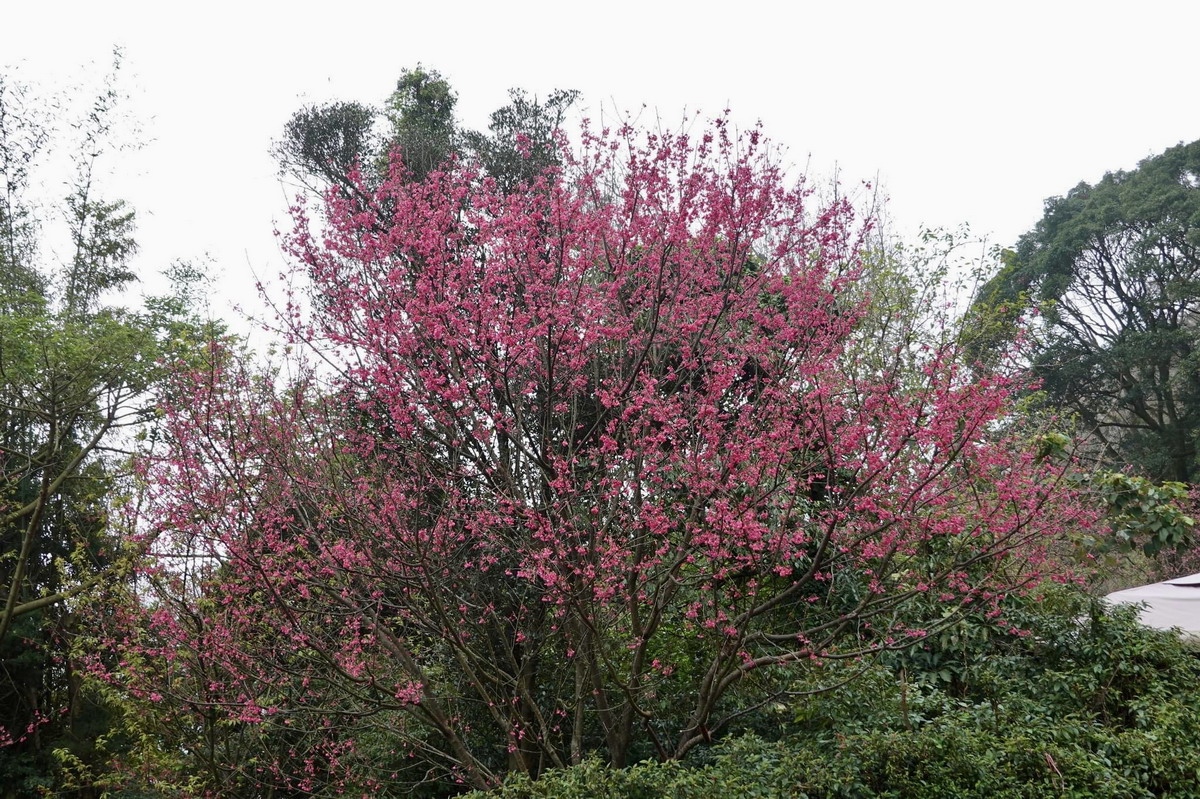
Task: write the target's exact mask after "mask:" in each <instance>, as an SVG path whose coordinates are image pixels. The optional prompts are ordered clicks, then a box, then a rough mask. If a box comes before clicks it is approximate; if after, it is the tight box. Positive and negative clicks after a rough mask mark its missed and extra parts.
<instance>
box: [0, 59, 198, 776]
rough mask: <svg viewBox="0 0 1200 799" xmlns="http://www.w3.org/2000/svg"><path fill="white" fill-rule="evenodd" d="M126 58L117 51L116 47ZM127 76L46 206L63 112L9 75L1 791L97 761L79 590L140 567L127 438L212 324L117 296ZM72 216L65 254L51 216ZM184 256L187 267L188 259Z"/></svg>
mask: <svg viewBox="0 0 1200 799" xmlns="http://www.w3.org/2000/svg"><path fill="white" fill-rule="evenodd" d="M118 63H119V61H118ZM118 100H119V95H118V92H117V91H116V90H115V89H114V88H113V87H112V86H111V85H107V86H105V88H104V89H103V90H102V91H101V92H100V94H99V95H98V96H97V97H96V98H95V99H94V100H92V101H91V102H90V103H89V104H88V107H87V109H86V111H85V112H84V113H83V115H82V118H81V119H79V120H76V121H75V122H73V123H72V125H71V129H72V131H73V135H74V137H76V138H77V140H76V141H74V142H73V143H72V144H71V146H73V147H74V149H73V150H72V151H71V160H72V162H73V165H74V167H75V173H74V177H73V180H72V182H70V183H69V185H68V187H67V193H66V197H65V198H64V199H62V200H61V201H60V202H59V204H58V205H57V206H56V207H55V211H52V212H50V213H47V212H46V211H45V208H44V203H45V201H44V200H43V199H42V198H39V197H37V196H35V195H36V193H37V192H36V189H37V186H36V178H35V175H36V174H37V171H36V168H37V166H38V163H39V159H40V156H41V155H42V154H43V150H45V149H48V148H50V147H51V145H52V144H56V143H57V144H58V145H59V146H63V145H62V141H61V139H62V138H63V136H64V134H63V132H62V131H61V130H59V129H58V128H57V126H58V125H60V124H61V123H62V120H55V119H50V118H46V117H45V116H44V115H43V114H42V113H41V108H42V107H43V106H44V105H46V104H47V101H46V99H45V98H39V97H37V96H36V94H35V93H34V92H33V91H32V90H30V89H29V88H27V87H25V86H23V85H21V84H19V83H18V82H17V81H15V80H13V79H12V78H10V77H8V76H3V75H0V184H2V185H4V187H5V189H6V191H5V192H4V193H3V194H2V195H0V309H2V311H3V313H2V314H0V789H2V790H3V791H8V792H9V793H3V794H0V795H4V796H9V795H22V796H24V795H33V794H34V793H35V792H37V791H53V792H55V793H56V794H58V795H62V793H63V784H62V781H61V778H62V774H61V773H60V772H59V769H58V764H59V763H60V762H62V761H63V760H64V759H65V760H68V761H70V762H73V763H76V764H84V763H88V762H91V763H93V764H96V763H99V762H100V761H101V760H102V757H101V756H100V754H99V753H97V751H96V749H95V744H96V740H97V738H98V737H100V736H102V735H103V734H104V733H106V732H107V731H108V730H109V729H110V727H111V726H112V724H113V719H114V716H115V715H119V714H120V710H119V708H118V707H117V705H116V704H114V703H113V702H112V701H110V700H109V699H105V698H103V697H101V696H100V695H99V694H97V693H96V692H95V691H94V690H93V689H92V687H91V686H90V685H89V683H88V680H87V675H86V674H85V670H86V666H85V664H84V660H83V658H81V657H80V653H79V652H78V651H77V650H76V648H75V646H74V644H75V642H76V640H77V639H78V637H79V636H80V634H81V633H83V632H85V628H86V624H87V622H85V620H84V615H83V614H82V613H81V606H82V605H83V604H84V603H85V602H86V601H87V600H88V598H89V597H91V596H93V595H94V594H95V593H96V592H97V591H99V590H101V589H103V588H104V587H105V586H106V585H108V584H111V583H113V582H119V581H123V580H127V579H128V577H129V574H130V568H131V565H132V562H133V561H134V559H136V557H137V556H138V554H139V552H138V547H137V545H136V544H135V542H134V541H133V540H131V539H130V537H128V536H127V535H126V533H127V532H128V531H123V530H121V529H120V526H119V525H117V524H114V523H113V521H112V518H111V517H112V515H113V510H114V508H115V507H116V506H117V504H118V503H119V502H120V501H121V497H122V495H123V494H127V493H128V492H129V491H130V489H131V488H132V484H131V482H130V480H129V475H128V462H127V456H128V452H129V450H130V448H131V447H132V446H135V444H136V436H137V431H139V430H144V429H146V426H147V423H148V422H150V421H151V420H152V418H153V416H154V401H153V395H154V390H155V387H156V386H157V385H158V384H159V381H160V380H161V378H162V377H163V375H164V373H165V371H164V369H163V366H162V363H161V361H162V359H163V358H164V357H165V356H168V355H171V354H175V355H181V354H182V353H183V352H185V351H186V350H188V349H189V348H190V347H191V346H192V345H194V343H195V342H196V341H198V340H200V339H201V338H202V337H206V336H208V335H210V334H212V333H214V332H215V330H213V329H207V330H204V331H203V332H201V329H200V326H199V324H198V323H197V322H196V320H194V319H193V318H192V317H191V315H190V309H189V307H188V303H187V301H186V300H185V299H184V298H183V297H182V296H177V297H171V298H160V299H151V300H148V301H147V302H146V303H145V306H144V307H143V308H142V309H140V310H136V311H135V310H132V309H130V308H126V307H122V306H121V305H120V304H118V303H116V302H114V301H113V298H114V296H115V295H116V294H117V292H119V291H121V290H122V289H123V288H125V287H126V286H127V285H128V284H129V283H130V282H131V281H133V280H134V275H133V272H132V271H131V269H130V259H131V257H132V256H133V253H134V252H135V250H136V244H135V241H134V238H133V231H134V216H133V212H132V211H131V210H129V209H128V207H127V206H126V205H125V203H124V202H122V201H120V200H115V201H113V200H105V199H103V198H101V197H100V196H99V191H100V186H99V181H98V179H97V175H98V170H97V168H96V164H97V161H98V159H100V158H101V156H102V155H103V154H104V153H105V152H106V150H107V149H108V148H110V147H113V146H115V145H114V144H113V143H112V142H111V141H109V134H110V132H111V131H112V129H113V127H114V125H115V122H114V117H115V116H117V112H116V110H115V109H116V106H117V102H118ZM56 220H58V221H61V222H65V231H63V232H64V233H65V234H66V237H67V238H68V240H69V242H70V248H69V249H68V250H67V254H66V255H65V256H62V255H60V256H58V257H57V258H56V257H53V256H52V255H49V254H48V251H50V250H52V248H51V247H49V246H46V244H45V242H44V241H43V238H42V237H43V235H45V229H46V227H48V226H50V225H51V224H53V223H54V222H55V221H56ZM187 271H188V270H187V269H186V268H185V267H178V268H177V269H176V271H175V275H176V277H186V275H185V273H186V272H187Z"/></svg>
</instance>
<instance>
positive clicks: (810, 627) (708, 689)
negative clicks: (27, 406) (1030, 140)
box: [119, 120, 1091, 791]
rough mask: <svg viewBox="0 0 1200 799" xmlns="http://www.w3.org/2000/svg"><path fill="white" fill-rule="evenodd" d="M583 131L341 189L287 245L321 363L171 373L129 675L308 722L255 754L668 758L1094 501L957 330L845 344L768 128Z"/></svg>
mask: <svg viewBox="0 0 1200 799" xmlns="http://www.w3.org/2000/svg"><path fill="white" fill-rule="evenodd" d="M584 140H585V150H584V151H583V152H582V153H580V154H578V155H576V156H572V157H571V160H570V161H569V162H568V163H569V164H570V167H571V168H570V169H567V170H551V171H550V172H549V173H547V174H546V175H545V176H544V179H541V180H539V181H538V182H537V184H536V185H535V186H527V187H525V188H523V189H522V188H518V189H517V190H515V191H511V192H508V191H505V190H503V188H502V187H501V186H500V185H499V184H498V182H497V181H490V180H479V176H478V173H477V172H476V171H475V170H473V169H470V168H464V167H462V166H458V167H455V168H452V169H449V170H447V171H443V172H438V173H434V174H432V175H431V176H430V178H429V179H428V180H427V181H425V182H422V183H416V182H412V181H409V180H406V179H404V177H403V175H401V174H400V173H396V174H394V175H393V178H392V179H391V180H389V181H387V182H385V183H384V184H383V185H382V186H380V187H379V188H378V189H377V190H375V191H374V192H373V193H371V196H370V202H371V203H372V205H371V206H368V207H388V208H391V209H393V213H392V214H391V215H390V216H389V218H388V220H387V224H386V226H383V227H380V225H379V220H378V219H377V218H376V217H373V216H372V215H370V214H365V213H363V206H361V205H359V204H358V201H357V200H356V195H344V194H337V193H331V194H330V195H328V197H327V205H326V213H325V216H324V218H323V220H322V226H321V233H320V234H317V233H316V232H315V231H313V230H312V229H310V227H309V225H308V222H307V220H306V219H303V218H301V219H298V220H297V226H296V230H295V232H294V235H293V236H292V238H291V239H290V251H291V253H292V254H293V256H294V258H295V262H296V269H297V270H298V271H300V272H302V273H303V274H304V275H305V276H306V278H307V280H308V281H310V282H311V285H312V287H313V292H314V300H315V301H314V302H313V303H311V307H312V316H311V317H309V318H307V319H304V320H303V321H298V320H297V326H296V327H295V328H294V329H293V330H292V331H291V332H292V333H293V334H294V335H295V336H296V340H297V341H298V342H303V343H305V344H307V345H310V346H311V347H312V348H313V350H314V351H315V352H319V353H320V355H321V356H322V357H323V358H326V359H327V360H326V362H325V364H324V365H323V366H322V368H320V369H306V368H303V364H301V365H300V366H299V368H298V369H297V371H296V372H295V374H296V375H297V376H298V377H297V379H296V380H295V381H291V382H285V381H281V380H280V379H279V376H278V375H277V374H266V375H264V374H259V373H256V370H254V369H252V368H249V367H247V366H246V365H243V364H239V363H238V362H237V361H236V360H225V361H214V366H213V367H211V368H207V369H204V370H200V371H196V372H194V373H192V374H190V375H180V376H179V381H180V382H179V384H178V388H177V389H176V393H175V396H176V397H177V401H176V402H174V403H172V405H171V406H170V407H169V408H168V409H167V419H166V424H167V427H166V431H167V435H166V438H165V440H166V441H167V442H168V445H169V449H168V450H167V451H165V452H163V453H162V455H163V457H162V459H161V460H157V461H155V462H152V463H149V464H148V466H147V468H148V475H149V477H150V479H151V481H152V484H153V485H154V486H155V490H154V494H153V497H152V502H151V503H150V504H149V505H148V506H147V511H148V512H149V514H150V519H149V521H148V523H149V524H150V525H151V526H155V525H157V524H158V523H159V522H160V521H169V527H170V530H169V533H168V534H167V535H165V536H164V538H163V539H162V541H161V543H160V547H159V551H160V552H161V553H163V555H164V558H163V560H161V561H160V562H159V563H158V564H157V566H156V568H154V569H151V570H150V571H149V572H148V573H147V582H146V583H145V585H146V586H147V587H150V586H153V587H154V588H155V591H156V593H155V595H154V599H153V601H152V602H151V603H150V604H149V606H143V607H140V608H136V609H135V611H136V612H138V613H140V614H141V618H143V619H144V621H143V626H142V629H141V631H140V633H139V634H140V635H141V636H142V640H143V642H144V644H145V649H144V651H143V655H142V657H141V658H139V659H138V662H136V663H130V664H127V668H126V669H125V670H124V671H123V672H122V674H121V676H120V678H119V679H120V680H121V681H122V682H123V684H125V685H128V686H130V687H131V688H133V689H134V690H136V691H138V692H139V694H140V695H141V696H144V697H155V698H156V701H159V702H161V703H162V704H164V705H165V706H166V707H167V708H168V711H167V712H172V713H176V714H178V715H177V716H176V717H187V716H188V715H189V714H190V716H191V718H193V719H195V720H196V721H194V722H193V724H199V720H198V719H199V716H200V715H201V714H213V713H216V714H218V718H219V723H223V724H224V725H225V726H226V727H229V726H231V725H236V726H237V727H238V728H239V729H245V730H251V731H253V732H249V733H248V734H252V735H263V736H266V737H268V738H270V739H272V740H281V739H285V738H286V740H293V741H297V742H303V743H297V744H296V745H295V746H293V747H292V749H290V750H288V751H289V754H290V753H291V752H301V753H303V757H302V758H300V759H299V760H297V759H296V758H293V757H290V756H289V757H282V756H281V757H273V758H264V757H259V758H257V759H256V760H255V761H254V762H253V763H252V764H244V763H243V764H238V763H233V764H226V766H227V768H228V769H232V768H234V767H241V768H243V774H244V778H245V779H259V780H264V781H269V782H270V783H271V784H272V785H273V786H274V787H275V788H276V789H278V790H293V791H316V790H320V788H319V786H320V784H321V783H322V782H325V781H330V782H332V781H334V780H335V779H336V778H337V775H338V774H339V773H344V771H343V768H344V767H345V766H346V764H348V763H351V762H357V763H359V764H362V763H364V762H366V763H367V766H366V767H367V768H368V771H367V772H366V773H367V775H368V776H369V778H370V779H373V780H377V781H379V782H386V781H387V780H388V779H389V777H388V775H389V774H394V773H397V772H401V773H402V774H405V775H410V776H412V775H417V778H419V779H428V778H429V777H430V775H434V776H440V777H442V778H443V779H445V780H446V783H447V784H448V785H455V784H461V783H462V782H467V783H470V784H474V785H478V786H486V785H488V784H490V783H491V782H492V781H493V780H494V779H495V778H496V777H498V776H499V775H501V774H502V773H504V772H505V771H507V770H518V771H526V772H531V773H536V772H538V771H539V770H541V769H543V768H547V767H550V766H557V765H562V764H566V763H571V762H579V761H580V760H581V759H582V758H583V757H585V756H586V754H587V753H588V752H592V751H599V752H601V753H603V754H604V756H606V757H607V758H608V759H609V761H610V762H612V763H613V764H615V765H622V764H624V763H628V762H632V761H634V760H637V759H640V758H644V757H651V756H657V757H660V758H676V757H683V756H684V755H686V754H687V753H688V752H690V751H691V750H692V749H693V748H695V747H697V746H701V745H703V744H705V743H706V742H708V741H710V740H712V738H713V736H714V735H717V734H720V733H721V732H722V731H725V730H728V729H730V728H733V727H736V725H737V724H738V723H739V720H741V719H743V718H744V717H745V716H746V714H747V713H752V712H753V711H754V709H755V708H757V707H761V706H762V705H763V704H766V703H770V702H772V701H778V700H780V699H781V698H784V697H786V696H787V695H788V691H789V690H790V688H791V687H792V685H793V683H792V676H794V674H795V670H796V669H802V668H804V667H805V664H807V663H809V662H810V661H811V660H813V659H823V658H834V659H848V660H852V659H854V658H858V657H862V656H864V655H868V654H870V653H873V652H879V651H882V650H887V649H891V648H900V647H904V646H907V645H909V644H911V643H912V642H914V641H918V640H920V639H921V638H922V637H923V636H925V635H927V634H929V633H930V632H932V631H936V630H938V629H940V628H941V627H943V626H945V625H947V624H952V623H953V622H954V621H955V620H956V619H957V618H959V617H960V615H961V614H963V613H965V612H973V611H975V610H976V609H978V612H990V611H992V610H993V609H994V608H995V605H996V602H997V600H998V598H999V597H1000V596H1001V595H1003V593H1004V592H1005V591H1009V590H1016V589H1019V588H1020V587H1021V586H1023V585H1025V584H1026V583H1027V581H1029V580H1031V579H1033V578H1034V577H1035V576H1036V574H1037V572H1038V570H1039V569H1041V568H1044V562H1043V559H1044V558H1045V557H1046V549H1047V547H1046V544H1047V542H1048V541H1049V540H1052V539H1053V537H1054V536H1055V535H1057V534H1059V533H1060V532H1061V531H1062V530H1063V529H1064V527H1066V526H1069V525H1073V524H1087V523H1089V521H1090V519H1091V513H1090V511H1088V510H1087V509H1086V508H1082V507H1081V506H1080V505H1079V504H1078V502H1077V497H1076V496H1075V495H1074V493H1073V488H1072V486H1071V484H1070V483H1069V482H1066V481H1063V480H1062V469H1063V468H1064V464H1063V463H1062V462H1059V461H1054V460H1052V459H1046V458H1042V457H1040V455H1039V453H1038V449H1037V447H1036V446H1035V445H1034V442H1032V441H1030V440H1029V439H1028V438H1026V436H1027V435H1028V432H1029V431H1024V430H1022V431H1019V432H1020V434H1018V433H1017V432H1015V431H1014V430H1013V426H1012V425H1005V424H1004V423H1005V422H1006V421H1008V420H1009V413H1010V409H1011V400H1012V397H1013V395H1014V392H1015V391H1016V390H1017V389H1018V388H1019V387H1020V385H1021V384H1020V382H1019V381H1018V380H1016V379H1015V378H1013V377H1012V376H1011V375H1005V374H1003V373H1001V372H997V373H995V374H993V375H991V376H988V377H985V378H980V377H978V376H976V375H972V374H968V373H967V371H966V370H964V369H963V368H962V367H961V366H960V363H959V361H958V352H957V349H956V341H955V339H954V338H953V337H944V338H942V339H937V340H935V339H930V338H921V337H915V336H908V335H894V334H893V333H892V332H890V331H883V332H880V331H877V330H871V331H868V332H867V334H866V335H868V336H871V337H877V338H880V339H884V340H887V341H889V342H896V346H897V347H900V348H904V350H905V351H904V353H903V356H902V357H895V358H889V359H879V360H878V361H877V362H873V363H872V364H870V365H863V366H856V368H848V363H847V360H846V359H855V357H856V356H855V352H856V346H855V343H856V335H857V324H858V321H859V319H860V318H861V314H862V309H861V303H860V302H859V301H858V299H857V298H856V297H855V294H854V292H852V291H850V286H851V285H852V284H853V283H854V281H855V279H856V275H857V273H858V270H859V269H860V268H861V259H860V256H861V250H860V248H861V243H862V240H861V229H860V228H859V227H858V226H857V224H856V223H855V221H854V219H853V217H852V214H851V211H850V209H849V207H848V206H847V205H846V204H845V203H843V202H837V203H834V204H832V205H830V206H828V207H820V206H819V204H817V203H816V202H815V201H814V199H813V197H812V194H811V193H810V192H809V191H808V190H807V189H805V188H804V186H803V185H799V186H797V185H792V184H790V183H789V182H787V181H786V180H785V178H784V177H783V171H782V170H781V169H780V168H779V167H778V166H777V165H776V164H774V163H773V162H772V161H771V160H770V158H769V157H768V156H767V155H766V153H767V152H769V148H767V147H766V145H765V143H764V140H763V139H762V138H761V135H760V134H759V132H758V131H757V130H754V131H750V132H748V133H746V134H745V135H744V136H741V137H736V136H734V135H732V134H731V133H730V131H729V125H728V123H727V122H726V121H724V120H719V121H718V122H717V123H716V124H715V125H714V126H713V127H712V128H711V129H709V130H706V131H703V132H702V133H701V134H700V135H698V136H695V137H692V138H689V137H688V136H686V135H682V134H681V135H653V136H648V137H646V138H645V139H642V138H641V137H640V136H639V135H638V134H637V133H636V132H635V131H632V130H622V131H619V132H616V133H614V134H612V135H611V136H600V137H590V136H588V135H586V134H585V136H584ZM360 191H361V192H362V193H364V194H367V193H368V191H367V187H365V186H364V187H361V189H360ZM164 678H165V679H164ZM334 719H336V721H334ZM297 766H302V767H301V768H298V767H297ZM358 776H359V777H362V775H361V774H360V775H358ZM326 784H327V785H328V783H326ZM338 787H340V788H342V789H348V788H349V787H350V786H348V785H346V784H342V785H340V786H338ZM354 787H364V785H363V784H362V783H361V782H360V783H359V784H356V785H355V786H354ZM366 787H369V786H366ZM333 789H334V787H333V786H332V785H330V786H329V787H328V788H326V790H330V791H332V790H333Z"/></svg>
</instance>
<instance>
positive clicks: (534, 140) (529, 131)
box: [273, 64, 579, 206]
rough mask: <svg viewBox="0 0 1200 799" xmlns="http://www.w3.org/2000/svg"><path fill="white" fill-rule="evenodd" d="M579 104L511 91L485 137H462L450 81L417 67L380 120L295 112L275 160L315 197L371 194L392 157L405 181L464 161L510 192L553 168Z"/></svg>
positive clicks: (568, 94) (338, 106)
mask: <svg viewBox="0 0 1200 799" xmlns="http://www.w3.org/2000/svg"><path fill="white" fill-rule="evenodd" d="M578 96H579V93H578V92H575V91H565V90H556V91H553V92H551V93H550V95H549V97H547V98H546V99H545V100H544V101H539V100H538V98H537V97H536V96H530V95H529V94H528V93H527V92H524V91H521V90H519V89H513V90H512V91H510V92H509V98H510V102H509V104H508V105H506V106H503V107H502V108H499V109H497V110H496V111H494V112H493V113H492V114H491V117H490V119H489V125H488V131H487V132H482V131H472V130H468V131H464V130H461V129H460V128H459V125H458V120H457V119H456V118H455V116H454V108H455V106H456V105H457V103H458V97H457V95H455V93H454V89H453V88H452V87H451V85H450V83H449V81H447V80H446V78H445V77H443V76H442V74H441V73H440V72H438V71H437V70H435V69H427V68H425V67H422V66H421V65H419V64H418V65H417V66H416V67H413V68H411V69H405V70H404V71H403V72H401V74H400V78H399V79H398V80H397V82H396V90H395V91H394V92H392V94H391V96H390V97H388V98H387V100H386V101H385V103H384V107H383V111H382V113H380V112H379V111H377V110H375V109H372V108H370V107H368V106H365V105H363V104H361V103H357V102H346V101H339V102H333V103H327V104H325V105H320V106H307V107H305V108H301V109H300V110H299V111H297V112H296V113H295V114H293V115H292V118H291V119H290V120H289V121H288V123H287V125H286V126H285V128H284V133H283V137H282V138H281V139H280V140H279V141H278V142H276V143H275V146H274V148H273V152H274V155H275V158H276V160H277V161H278V162H279V166H280V170H281V171H282V172H283V173H285V174H287V175H289V176H291V177H293V178H296V179H297V180H299V181H300V183H301V184H302V185H304V186H305V187H306V188H308V189H310V190H312V191H314V192H316V193H320V192H321V191H323V190H324V189H326V188H329V187H336V188H337V189H338V190H339V191H345V192H349V193H351V194H355V193H357V192H358V190H359V183H362V184H365V185H367V186H370V187H372V188H377V187H378V184H379V183H380V182H382V181H383V180H384V179H386V178H387V175H388V170H389V165H390V163H391V160H390V159H391V156H392V155H393V154H396V153H398V154H399V157H400V159H401V160H402V162H403V164H404V174H405V175H406V176H407V179H408V180H413V181H422V180H425V179H426V178H428V177H429V175H430V174H431V173H433V172H434V171H435V170H438V169H445V168H448V167H449V166H450V164H451V162H452V161H453V160H456V159H462V160H466V161H470V162H472V163H474V164H476V165H478V167H479V168H480V169H481V170H482V171H483V172H484V173H486V174H488V175H490V176H491V177H493V178H494V179H495V180H496V181H497V182H498V183H499V184H500V187H501V189H502V190H503V191H512V190H514V189H516V188H517V187H518V186H521V185H529V184H531V183H533V182H534V181H535V180H536V179H537V178H538V177H539V176H540V175H541V174H542V172H543V171H545V170H546V169H548V168H550V167H554V166H558V165H559V150H560V146H561V144H562V142H561V140H560V139H561V128H562V126H563V123H564V121H565V119H566V114H567V111H568V109H569V108H570V107H571V105H573V104H574V103H575V101H576V100H577V99H578ZM380 122H386V126H387V132H386V134H384V135H383V136H377V135H376V134H375V128H376V126H377V123H380ZM351 175H355V179H351ZM356 181H357V182H356ZM358 199H359V200H360V201H362V200H366V199H367V198H366V197H365V195H360V196H359V197H358ZM366 205H367V206H369V205H370V202H369V201H368V202H366Z"/></svg>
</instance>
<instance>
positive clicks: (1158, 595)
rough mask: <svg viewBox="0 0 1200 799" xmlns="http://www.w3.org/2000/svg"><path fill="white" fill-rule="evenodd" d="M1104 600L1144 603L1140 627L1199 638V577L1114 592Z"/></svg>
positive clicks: (1180, 578)
mask: <svg viewBox="0 0 1200 799" xmlns="http://www.w3.org/2000/svg"><path fill="white" fill-rule="evenodd" d="M1105 599H1107V600H1108V601H1110V602H1116V603H1119V604H1126V605H1136V604H1139V603H1145V605H1146V606H1145V607H1144V608H1142V610H1141V612H1140V615H1139V617H1138V618H1139V620H1140V621H1141V622H1142V624H1145V625H1146V626H1148V627H1157V628H1158V629H1160V630H1170V629H1171V628H1173V627H1178V628H1179V629H1180V630H1182V631H1183V634H1184V636H1185V637H1187V638H1200V574H1192V575H1188V576H1187V577H1177V578H1175V579H1174V580H1166V581H1164V582H1161V583H1152V584H1151V585H1141V586H1138V587H1137V588H1126V589H1125V590H1124V591H1114V592H1112V593H1111V594H1109V595H1108V596H1106V597H1105Z"/></svg>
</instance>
